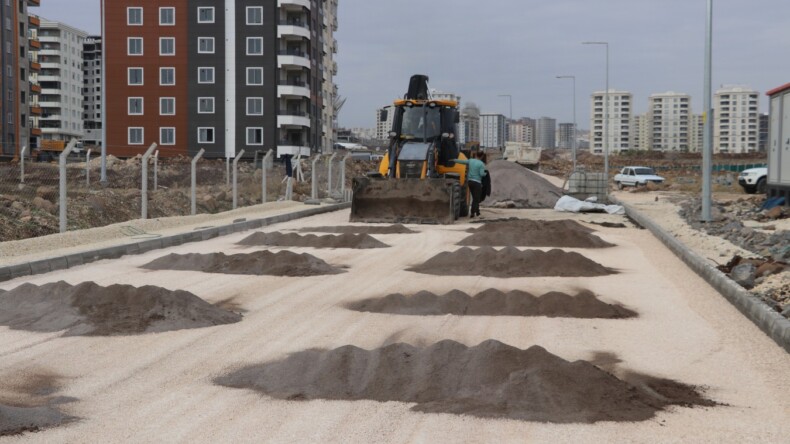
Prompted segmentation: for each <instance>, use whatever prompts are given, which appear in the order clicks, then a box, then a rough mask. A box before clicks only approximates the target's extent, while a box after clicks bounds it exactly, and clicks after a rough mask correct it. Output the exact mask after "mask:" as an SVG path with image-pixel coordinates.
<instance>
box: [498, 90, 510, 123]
mask: <svg viewBox="0 0 790 444" xmlns="http://www.w3.org/2000/svg"><path fill="white" fill-rule="evenodd" d="M497 97H507V99H508V103H509V104H510V117H509V119H510V121H511V122H512V121H513V96H512V95H510V94H499V95H498V96H497ZM509 125H510V123H508V125H506V127H508V126H509Z"/></svg>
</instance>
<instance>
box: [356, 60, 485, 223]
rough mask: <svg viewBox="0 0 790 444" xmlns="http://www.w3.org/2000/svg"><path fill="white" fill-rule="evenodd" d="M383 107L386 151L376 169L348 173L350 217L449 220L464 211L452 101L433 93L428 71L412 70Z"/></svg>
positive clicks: (456, 114)
mask: <svg viewBox="0 0 790 444" xmlns="http://www.w3.org/2000/svg"><path fill="white" fill-rule="evenodd" d="M389 112H393V113H395V114H394V115H393V116H392V117H393V119H392V122H393V123H392V131H391V132H390V133H389V137H390V139H389V140H390V142H389V147H388V150H387V154H386V155H385V156H384V158H383V159H382V160H381V163H380V164H379V168H378V171H375V172H373V173H369V174H368V175H367V176H365V177H356V178H353V179H352V186H351V187H352V192H353V197H352V201H351V217H350V221H351V222H374V223H378V222H383V223H424V224H452V223H453V222H454V221H455V220H456V219H458V218H459V217H463V216H466V215H467V214H468V212H469V206H468V204H467V202H468V195H469V193H468V189H467V186H466V165H462V164H457V163H455V162H454V160H455V159H458V158H461V159H466V156H465V155H464V154H463V153H462V152H461V151H460V150H459V148H458V144H457V142H456V137H455V135H456V134H457V127H458V121H459V111H458V102H456V101H453V100H444V99H442V100H438V99H433V98H432V97H431V94H430V90H429V89H428V76H425V75H419V74H417V75H414V76H412V77H411V81H410V82H409V89H408V92H407V93H406V95H405V96H404V97H403V99H399V100H396V101H395V103H394V106H393V107H392V109H391V110H389ZM387 117H388V116H387V115H386V114H384V115H382V116H381V120H382V121H384V120H386V119H387Z"/></svg>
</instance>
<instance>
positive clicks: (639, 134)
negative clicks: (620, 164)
mask: <svg viewBox="0 0 790 444" xmlns="http://www.w3.org/2000/svg"><path fill="white" fill-rule="evenodd" d="M649 120H650V119H649V117H648V114H647V113H646V114H637V115H635V116H633V117H632V118H631V149H632V150H638V151H646V150H649V149H650V143H651V138H650V123H649Z"/></svg>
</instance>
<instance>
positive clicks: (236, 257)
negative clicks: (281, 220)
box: [142, 251, 344, 276]
mask: <svg viewBox="0 0 790 444" xmlns="http://www.w3.org/2000/svg"><path fill="white" fill-rule="evenodd" d="M142 268H146V269H148V270H190V271H202V272H205V273H225V274H252V275H257V276H261V275H272V276H317V275H323V274H339V273H344V271H343V270H341V269H339V268H335V267H333V266H331V265H329V264H327V263H326V262H324V261H322V260H321V259H319V258H317V257H315V256H312V255H309V254H307V253H303V254H296V253H293V252H290V251H280V252H278V253H272V252H270V251H256V252H254V253H249V254H233V255H226V254H225V253H209V254H199V253H189V254H175V253H171V254H168V255H167V256H163V257H160V258H159V259H155V260H153V261H151V262H149V263H147V264H145V265H143V267H142Z"/></svg>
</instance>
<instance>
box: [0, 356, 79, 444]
mask: <svg viewBox="0 0 790 444" xmlns="http://www.w3.org/2000/svg"><path fill="white" fill-rule="evenodd" d="M59 379H60V377H58V376H56V375H54V374H51V373H36V372H27V371H25V372H17V373H16V374H10V375H9V374H5V375H2V377H0V437H2V436H10V435H19V434H22V433H25V432H38V431H40V430H43V429H46V428H50V427H56V426H59V425H61V424H64V423H66V422H70V421H73V420H74V419H75V418H73V417H71V416H68V415H66V414H64V413H63V412H61V411H60V410H59V408H58V406H59V405H61V404H66V403H69V402H73V401H75V399H74V398H68V397H64V396H56V394H57V392H58V391H59V390H60V381H59Z"/></svg>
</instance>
